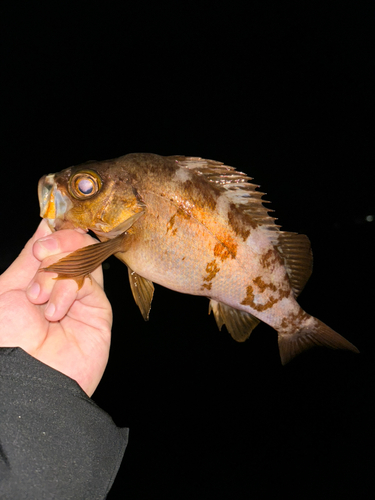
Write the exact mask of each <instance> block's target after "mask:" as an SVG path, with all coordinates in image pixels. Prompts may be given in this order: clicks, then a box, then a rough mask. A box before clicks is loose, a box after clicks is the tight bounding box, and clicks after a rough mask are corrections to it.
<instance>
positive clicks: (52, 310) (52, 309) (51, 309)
mask: <svg viewBox="0 0 375 500" xmlns="http://www.w3.org/2000/svg"><path fill="white" fill-rule="evenodd" d="M55 311H56V307H55V304H48V306H47V309H46V310H45V312H44V314H45V315H46V316H49V317H52V316H53V315H54V314H55Z"/></svg>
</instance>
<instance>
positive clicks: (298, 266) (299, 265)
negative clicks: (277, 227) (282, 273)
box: [276, 231, 313, 298]
mask: <svg viewBox="0 0 375 500" xmlns="http://www.w3.org/2000/svg"><path fill="white" fill-rule="evenodd" d="M277 236H278V239H277V243H276V247H277V249H278V250H279V252H280V254H281V255H282V256H283V257H284V260H285V268H286V271H287V273H288V276H289V279H290V283H291V286H292V289H293V293H294V296H295V297H296V298H297V297H298V295H299V294H300V293H301V292H302V290H303V288H304V286H305V285H306V283H307V280H308V279H309V278H310V276H311V273H312V264H313V256H312V251H311V245H310V240H309V238H308V237H307V236H306V235H304V234H297V233H289V232H287V231H279V233H278V235H277Z"/></svg>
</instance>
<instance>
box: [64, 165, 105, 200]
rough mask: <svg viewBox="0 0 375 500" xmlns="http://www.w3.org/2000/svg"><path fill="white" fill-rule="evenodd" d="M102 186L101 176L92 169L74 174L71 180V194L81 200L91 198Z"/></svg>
mask: <svg viewBox="0 0 375 500" xmlns="http://www.w3.org/2000/svg"><path fill="white" fill-rule="evenodd" d="M101 187H102V180H101V178H100V177H99V175H98V174H97V173H96V172H94V171H92V170H87V171H84V172H79V173H77V174H74V175H73V176H72V177H71V178H70V180H69V191H70V194H71V195H72V196H74V197H75V198H78V199H80V200H83V199H85V198H90V197H91V196H93V195H94V194H96V193H97V192H98V191H99V189H100V188H101Z"/></svg>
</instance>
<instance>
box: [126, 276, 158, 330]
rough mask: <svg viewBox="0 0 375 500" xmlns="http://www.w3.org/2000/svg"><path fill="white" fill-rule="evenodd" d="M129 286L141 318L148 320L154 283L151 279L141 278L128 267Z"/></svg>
mask: <svg viewBox="0 0 375 500" xmlns="http://www.w3.org/2000/svg"><path fill="white" fill-rule="evenodd" d="M128 273H129V282H130V288H131V290H132V293H133V297H134V300H135V303H136V304H137V306H138V307H139V309H140V311H141V313H142V316H143V319H144V320H145V321H148V317H149V314H150V309H151V302H152V297H153V295H154V285H153V283H152V281H149V280H147V279H146V278H142V276H139V274H137V273H136V272H134V271H132V270H131V269H130V267H128Z"/></svg>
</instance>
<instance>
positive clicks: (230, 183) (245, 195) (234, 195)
mask: <svg viewBox="0 0 375 500" xmlns="http://www.w3.org/2000/svg"><path fill="white" fill-rule="evenodd" d="M169 158H171V159H174V160H175V161H176V163H177V164H178V165H179V166H181V167H185V168H188V169H189V170H192V171H194V173H195V174H197V175H201V176H204V177H205V179H207V180H208V181H209V182H211V183H213V184H214V185H215V186H216V188H217V189H219V190H221V191H222V192H223V193H225V195H226V196H227V198H228V200H229V201H230V203H233V204H234V205H235V206H236V208H237V209H238V210H240V211H241V212H243V213H245V214H247V215H250V217H252V219H253V220H254V222H255V223H257V224H261V225H263V226H264V228H265V229H269V230H271V231H275V230H276V231H277V230H278V228H279V227H280V226H277V225H276V224H275V220H276V219H275V218H274V217H270V216H269V215H268V212H272V211H273V210H267V209H266V208H265V207H264V206H263V203H269V202H268V201H266V200H262V196H263V195H264V194H265V193H261V192H260V191H257V188H258V187H259V186H258V185H257V184H252V183H251V182H249V181H251V180H252V177H248V176H247V175H246V174H245V173H243V172H239V171H238V170H236V169H235V168H234V167H229V166H228V165H224V164H223V163H222V162H219V161H214V160H205V159H203V158H198V157H185V156H170V157H169Z"/></svg>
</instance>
